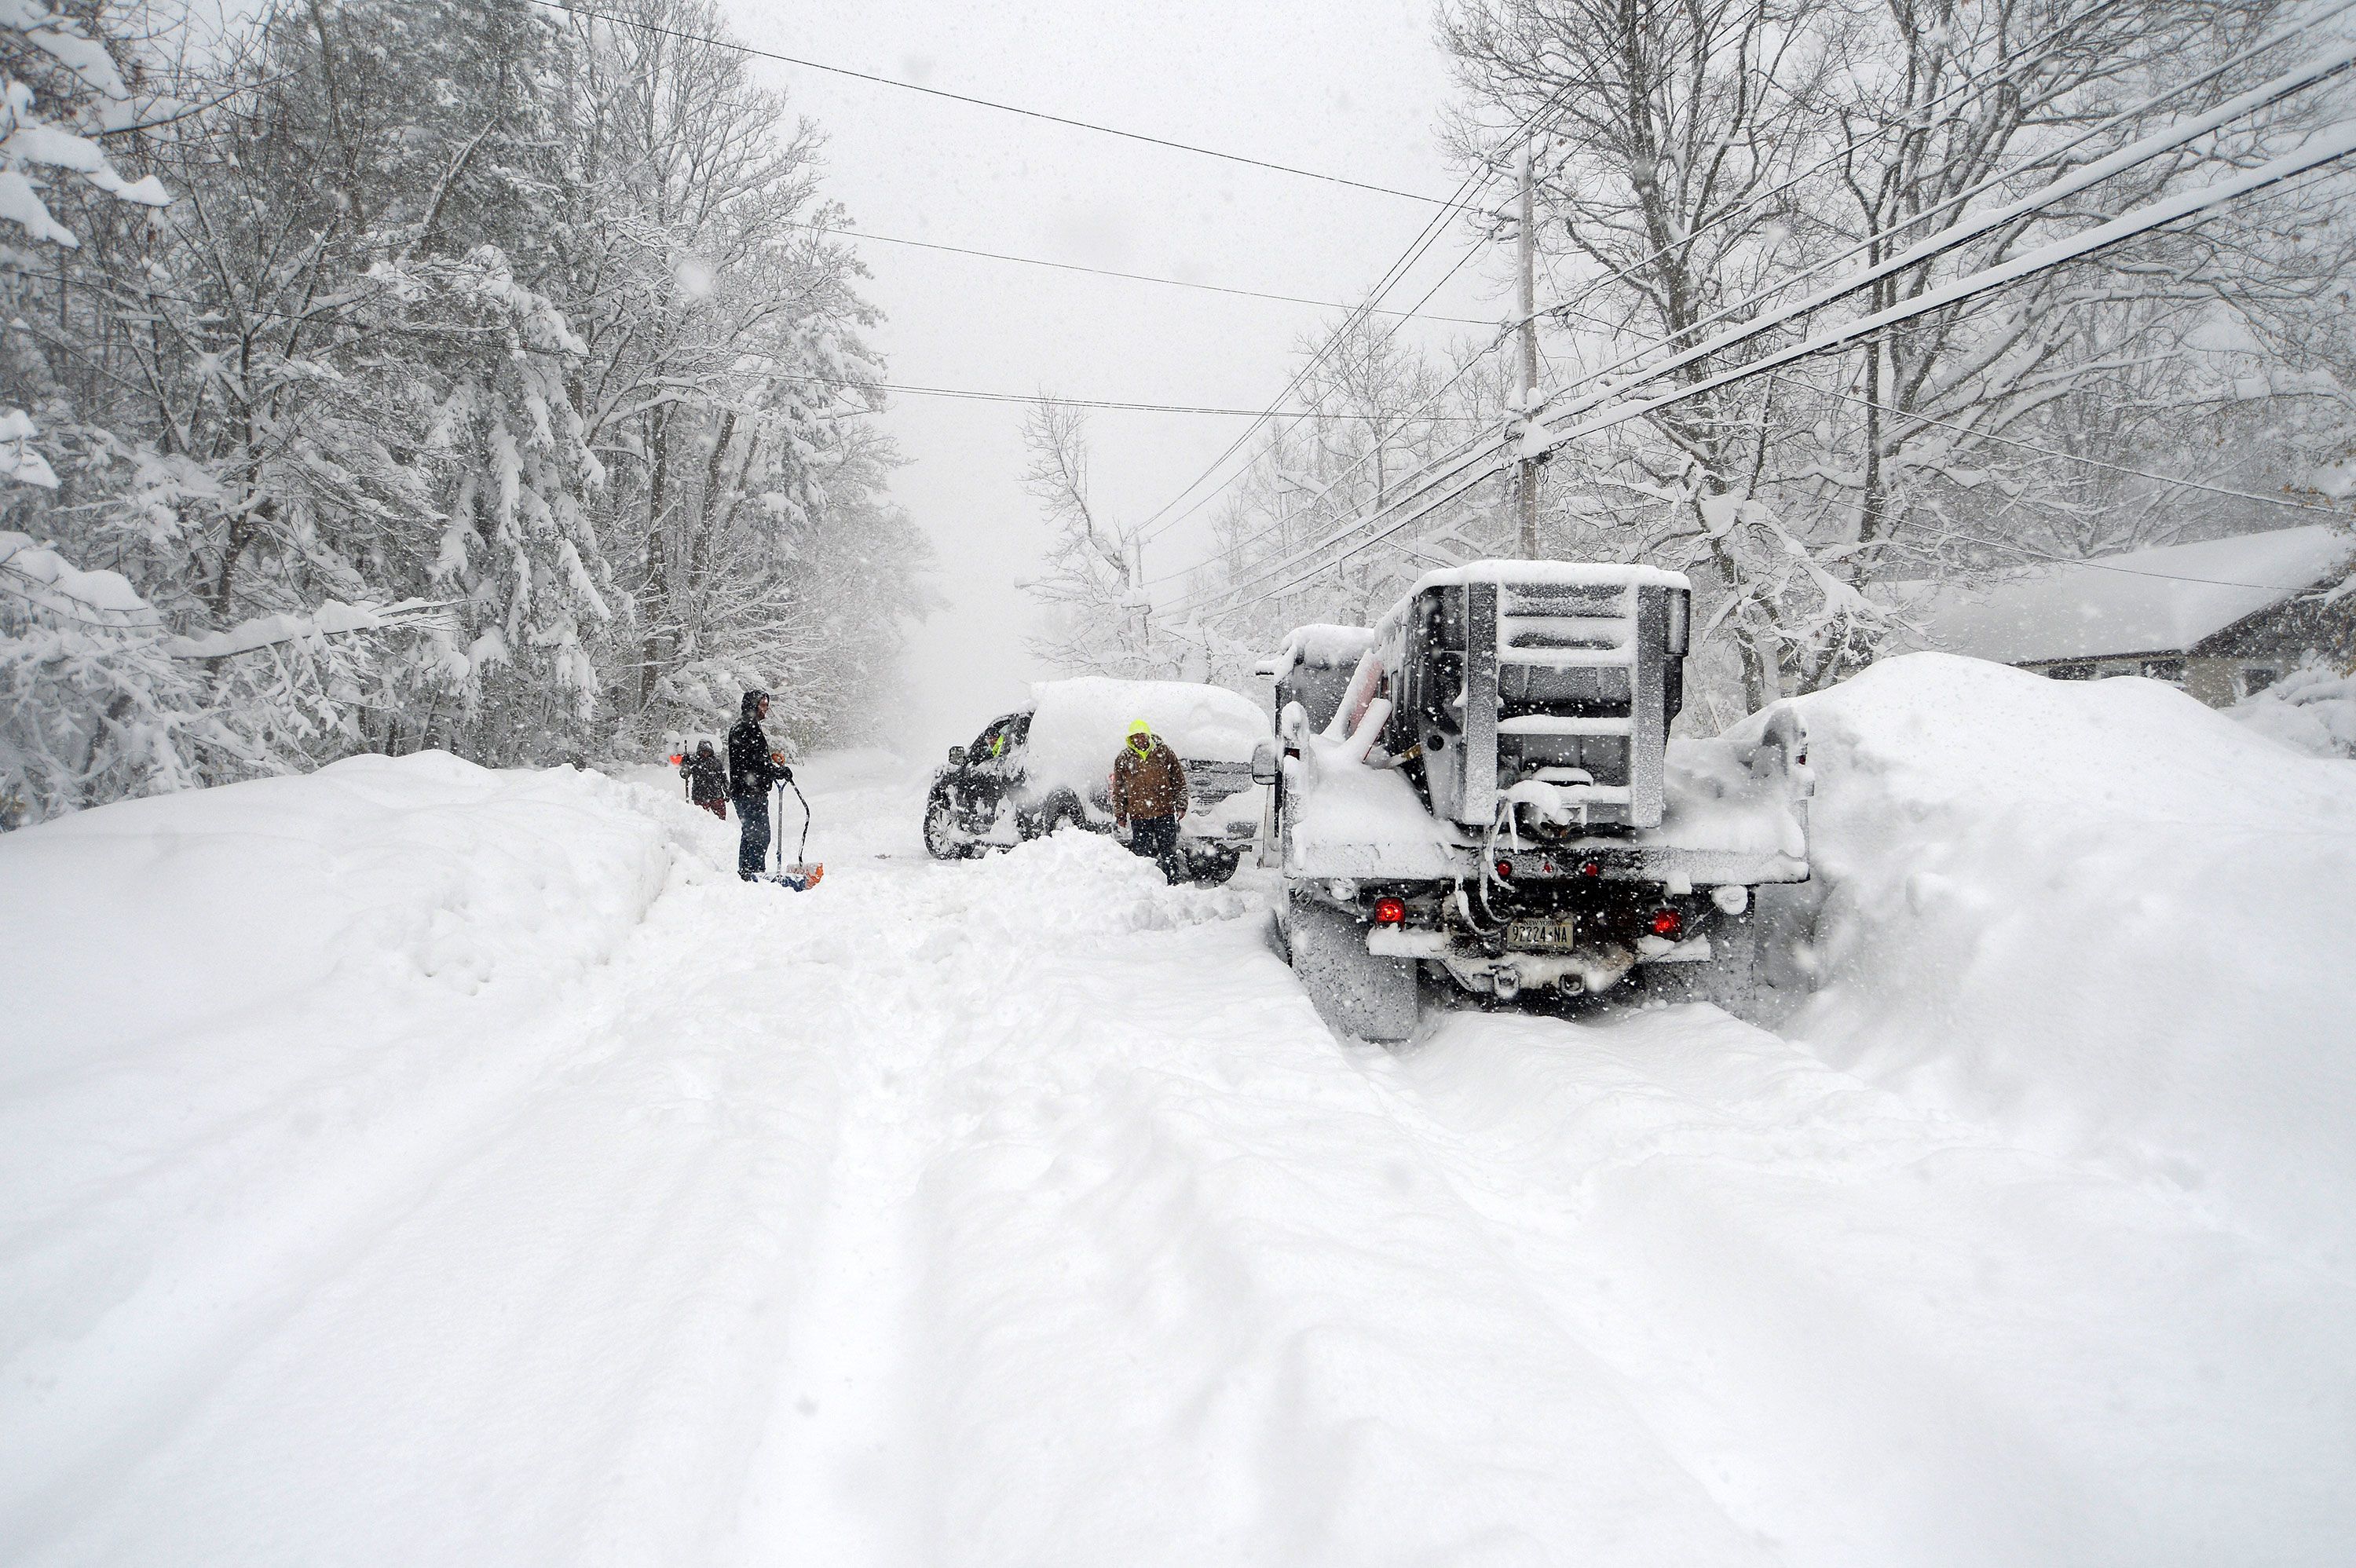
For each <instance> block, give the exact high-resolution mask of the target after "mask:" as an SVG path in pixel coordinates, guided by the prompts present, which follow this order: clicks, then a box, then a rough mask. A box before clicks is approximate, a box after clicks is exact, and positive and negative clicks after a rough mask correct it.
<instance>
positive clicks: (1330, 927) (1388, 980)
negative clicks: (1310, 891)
mask: <svg viewBox="0 0 2356 1568" xmlns="http://www.w3.org/2000/svg"><path fill="white" fill-rule="evenodd" d="M1283 935H1284V943H1285V946H1286V947H1287V949H1288V950H1289V951H1290V954H1291V957H1292V972H1293V973H1294V974H1296V975H1298V976H1301V987H1302V988H1303V989H1304V990H1306V991H1307V992H1308V993H1309V999H1310V1001H1311V1002H1312V1003H1313V1004H1315V1006H1316V1008H1317V1014H1318V1016H1319V1017H1320V1018H1322V1019H1324V1020H1325V1022H1326V1025H1327V1026H1328V1027H1329V1028H1331V1029H1335V1030H1337V1031H1338V1032H1340V1033H1343V1034H1348V1035H1355V1036H1356V1037H1357V1038H1358V1039H1360V1040H1378V1041H1383V1042H1386V1043H1387V1042H1390V1041H1395V1040H1405V1039H1407V1038H1408V1036H1410V1035H1412V1034H1414V1033H1415V1021H1416V966H1415V960H1414V959H1412V958H1383V957H1378V956H1376V955H1374V954H1372V953H1369V952H1367V951H1366V928H1365V925H1363V924H1361V923H1359V922H1358V921H1357V919H1356V918H1355V917H1354V916H1352V915H1349V914H1346V913H1344V912H1343V911H1341V910H1338V909H1335V908H1333V906H1332V905H1331V904H1322V903H1318V902H1317V901H1314V900H1312V899H1304V898H1300V897H1294V898H1291V899H1290V900H1289V901H1288V902H1287V907H1286V912H1285V919H1284V925H1283Z"/></svg>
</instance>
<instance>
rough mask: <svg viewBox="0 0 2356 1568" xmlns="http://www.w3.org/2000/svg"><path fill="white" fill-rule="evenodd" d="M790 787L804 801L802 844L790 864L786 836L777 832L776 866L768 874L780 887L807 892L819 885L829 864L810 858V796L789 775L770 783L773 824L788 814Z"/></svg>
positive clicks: (770, 811) (771, 819)
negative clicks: (776, 782) (788, 792)
mask: <svg viewBox="0 0 2356 1568" xmlns="http://www.w3.org/2000/svg"><path fill="white" fill-rule="evenodd" d="M787 789H791V790H792V791H793V792H794V798H795V799H796V800H798V801H800V802H801V803H802V840H801V847H800V848H798V849H796V850H795V851H794V854H795V856H796V859H795V860H794V861H793V863H792V864H791V865H788V864H787V863H786V836H785V835H784V834H783V833H780V834H778V835H777V840H776V843H777V869H776V870H775V871H773V872H771V873H770V874H769V880H771V881H773V882H776V884H777V885H778V886H780V887H787V888H791V889H793V891H796V892H798V893H806V892H808V891H810V890H811V889H812V888H814V887H816V886H818V883H819V878H820V877H823V876H825V875H826V867H825V866H824V865H823V864H821V863H819V862H818V861H814V860H812V859H809V830H810V808H809V796H808V795H804V794H802V786H801V785H799V784H795V783H794V782H793V781H792V780H791V779H788V780H787V781H786V782H785V783H783V784H772V785H770V786H769V799H770V803H771V804H770V809H769V821H770V823H771V824H772V825H773V826H774V825H775V824H776V821H777V818H779V817H780V816H784V815H785V810H786V791H787Z"/></svg>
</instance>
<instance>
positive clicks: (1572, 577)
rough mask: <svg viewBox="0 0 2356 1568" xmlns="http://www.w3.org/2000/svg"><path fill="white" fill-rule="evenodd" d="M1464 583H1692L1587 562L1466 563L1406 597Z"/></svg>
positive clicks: (1429, 578)
mask: <svg viewBox="0 0 2356 1568" xmlns="http://www.w3.org/2000/svg"><path fill="white" fill-rule="evenodd" d="M1467 582H1543V583H1549V584H1555V585H1559V586H1565V587H1613V586H1618V587H1627V586H1631V585H1633V586H1636V587H1642V588H1684V589H1688V590H1690V589H1691V588H1692V587H1693V583H1692V582H1691V581H1688V580H1687V577H1686V574H1685V573H1684V572H1682V571H1663V570H1662V569H1661V568H1659V567H1657V566H1612V565H1606V564H1603V563H1601V562H1599V561H1588V560H1468V561H1466V562H1465V563H1464V564H1463V565H1462V566H1450V567H1442V568H1440V570H1438V571H1427V572H1425V573H1424V574H1423V575H1422V576H1421V577H1419V578H1417V579H1416V580H1415V586H1414V587H1412V588H1410V589H1408V591H1407V594H1406V597H1407V598H1408V599H1412V598H1414V597H1415V596H1416V595H1417V594H1419V593H1420V592H1423V591H1424V590H1425V589H1427V588H1456V587H1461V586H1462V585H1463V584H1464V583H1467Z"/></svg>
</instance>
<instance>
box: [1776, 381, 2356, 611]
mask: <svg viewBox="0 0 2356 1568" xmlns="http://www.w3.org/2000/svg"><path fill="white" fill-rule="evenodd" d="M1807 390H1812V391H1817V392H1821V393H1823V394H1824V395H1825V396H1826V397H1828V398H1838V399H1840V400H1842V401H1843V402H1847V403H1860V404H1863V405H1864V406H1865V407H1867V408H1869V409H1879V410H1880V411H1882V412H1883V413H1886V414H1888V415H1890V417H1891V418H1893V419H1901V420H1912V421H1914V422H1916V423H1918V424H1934V425H1937V426H1939V427H1940V428H1941V429H1943V430H1952V431H1957V432H1961V433H1963V434H1964V435H1966V436H1969V437H1970V438H1971V439H1973V440H1974V441H1992V442H1995V443H1997V444H1999V445H2002V446H2016V447H2019V449H2020V450H2022V451H2023V452H2033V453H2037V454H2038V455H2039V456H2040V457H2052V458H2059V459H2060V460H2061V461H2062V462H2064V463H2076V464H2083V465H2084V466H2085V467H2088V468H2100V469H2104V470H2106V471H2107V472H2109V473H2112V474H2126V475H2131V476H2133V477H2135V478H2137V479H2149V480H2152V481H2154V482H2155V483H2157V484H2161V485H2176V486H2178V487H2179V488H2181V489H2186V490H2205V491H2207V492H2208V493H2209V494H2210V495H2212V496H2229V497H2231V498H2232V499H2233V500H2236V501H2255V502H2258V503H2260V504H2262V505H2265V506H2268V507H2289V508H2291V509H2293V510H2295V511H2300V512H2321V513H2322V514H2323V515H2324V516H2325V517H2331V518H2334V519H2336V520H2338V521H2340V522H2343V523H2356V516H2351V514H2349V513H2347V512H2343V511H2341V510H2340V509H2339V508H2338V507H2325V506H2320V505H2318V504H2317V503H2316V502H2313V501H2299V500H2293V499H2291V498H2290V497H2288V496H2266V495H2261V494H2260V493H2258V492H2257V491H2254V490H2235V489H2233V488H2231V487H2229V486H2227V485H2211V484H2210V483H2208V482H2207V481H2206V480H2201V479H2183V478H2179V477H2178V476H2177V475H2173V474H2155V473H2153V472H2152V471H2151V470H2150V469H2148V468H2135V467H2130V466H2129V465H2128V464H2124V463H2108V462H2105V461H2104V460H2103V459H2102V458H2099V457H2085V456H2082V455H2080V454H2079V453H2074V452H2063V451H2061V449H2060V448H2059V447H2051V446H2040V445H2038V444H2037V443H2035V442H2033V441H2022V440H2021V439H2019V437H2018V436H2010V435H1997V434H1996V433H1995V432H1992V431H1984V430H1974V429H1972V427H1971V426H1969V425H1965V424H1958V423H1956V422H1955V421H1954V420H1943V419H1934V418H1933V417H1932V416H1931V415H1929V414H1925V413H1917V412H1915V411H1912V410H1911V409H1898V408H1892V407H1890V405H1889V404H1888V403H1883V402H1877V401H1875V400H1873V399H1871V398H1868V397H1862V396H1860V395H1858V393H1855V392H1843V391H1837V390H1835V389H1832V388H1829V387H1816V388H1810V389H1807ZM2187 581H2194V580H2192V579H2187ZM2223 586H2226V587H2254V586H2256V584H2254V583H2227V584H2224V585H2223Z"/></svg>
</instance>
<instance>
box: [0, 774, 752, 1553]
mask: <svg viewBox="0 0 2356 1568" xmlns="http://www.w3.org/2000/svg"><path fill="white" fill-rule="evenodd" d="M724 837H725V834H724V832H723V830H722V829H721V828H720V825H719V824H717V823H713V822H711V821H710V819H709V818H702V819H701V822H699V820H698V814H696V813H695V812H694V811H693V810H692V809H691V807H689V806H687V805H683V804H681V803H679V802H677V801H673V800H667V799H664V798H663V797H661V796H659V795H653V794H650V793H648V792H647V791H644V790H640V789H637V788H634V787H632V786H629V785H626V784H617V783H616V782H614V781H612V780H609V779H605V778H603V777H600V776H598V775H595V774H588V773H576V772H574V771H573V770H571V769H552V770H550V771H547V772H544V773H493V772H488V771H486V770H484V769H482V768H477V767H476V766H474V765H472V764H471V763H463V762H459V761H457V760H455V759H454V758H451V757H448V756H444V755H441V754H438V753H428V754H425V755H421V756H413V757H405V758H402V759H399V760H391V759H386V758H382V757H359V758H354V759H352V760H350V761H348V762H344V763H337V764H336V765H335V766H333V767H330V768H327V769H324V770H322V771H321V772H319V773H314V774H311V775H309V776H307V777H299V778H281V779H268V780H261V781H256V782H254V783H250V784H234V785H230V786H228V787H225V788H220V789H209V790H191V791H187V792H184V793H180V794H176V795H162V796H157V797H154V798H151V799H145V800H135V801H126V802H122V803H119V804H117V805H107V806H102V807H99V808H97V809H95V810H91V811H85V812H81V813H78V814H76V815H74V816H69V817H66V818H63V819H61V820H59V821H56V822H52V823H48V824H45V825H43V826H40V827H33V828H28V829H26V830H24V831H22V832H18V833H13V834H10V835H8V836H6V837H5V838H0V992H5V995H6V997H7V999H8V1006H7V1007H6V1008H5V1010H0V1382H5V1386H6V1387H7V1388H9V1389H10V1390H11V1391H12V1392H11V1393H10V1395H9V1396H8V1397H7V1398H5V1399H0V1477H10V1480H9V1481H8V1482H6V1483H0V1539H10V1538H12V1537H13V1539H15V1540H16V1541H29V1540H30V1539H33V1538H34V1537H35V1536H37V1535H38V1534H39V1533H40V1532H42V1531H46V1530H48V1528H50V1527H52V1526H60V1525H62V1524H63V1523H64V1522H66V1521H67V1520H70V1518H72V1517H73V1505H72V1503H71V1501H70V1499H71V1498H72V1497H73V1496H74V1495H75V1493H74V1491H73V1489H72V1488H70V1487H68V1488H63V1489H55V1488H52V1489H50V1490H48V1492H47V1493H46V1495H47V1496H48V1499H49V1501H48V1503H46V1504H42V1503H34V1502H31V1501H28V1500H27V1496H28V1494H27V1491H26V1489H25V1488H28V1487H30V1488H36V1490H35V1492H34V1493H33V1494H32V1495H35V1496H39V1495H43V1494H42V1493H41V1492H40V1490H39V1488H40V1487H41V1482H40V1480H39V1477H50V1478H51V1479H52V1480H54V1478H55V1477H59V1476H70V1475H77V1474H80V1475H91V1474H108V1475H111V1474H114V1473H116V1469H117V1468H118V1467H119V1466H120V1465H121V1464H122V1463H123V1459H122V1457H121V1456H123V1455H124V1454H135V1453H137V1452H139V1451H141V1445H143V1444H145V1443H146V1442H147V1441H149V1437H150V1435H151V1434H155V1433H158V1432H162V1431H167V1430H169V1429H170V1427H171V1424H172V1422H173V1420H174V1418H175V1416H176V1414H177V1412H178V1411H179V1410H180V1409H181V1401H182V1399H183V1397H184V1395H183V1394H182V1393H180V1392H172V1391H175V1390H177V1389H181V1388H182V1387H183V1386H184V1385H185V1386H186V1387H187V1388H188V1389H193V1388H195V1387H197V1386H199V1384H200V1383H201V1381H203V1380H206V1379H209V1378H210V1377H212V1376H214V1375H216V1374H217V1373H218V1372H219V1371H220V1368H221V1366H223V1365H224V1364H225V1363H226V1362H230V1361H233V1360H234V1359H235V1358H234V1353H233V1351H234V1348H235V1347H236V1346H239V1345H241V1344H242V1343H244V1342H245V1341H246V1340H247V1339H248V1338H249V1337H250V1336H251V1334H252V1332H253V1325H255V1324H256V1323H259V1322H266V1321H275V1320H276V1319H277V1318H278V1317H281V1316H283V1315H284V1314H285V1313H287V1312H290V1311H292V1310H293V1309H294V1304H295V1303H297V1302H300V1301H302V1300H304V1299H305V1297H306V1296H308V1294H309V1293H311V1292H312V1291H314V1290H315V1289H316V1288H318V1286H319V1283H320V1281H322V1280H323V1279H325V1278H327V1277H329V1275H331V1273H332V1271H333V1269H334V1268H335V1267H336V1266H337V1265H338V1262H339V1260H348V1256H349V1253H350V1251H351V1249H352V1248H353V1247H355V1246H356V1245H359V1244H360V1243H358V1242H356V1241H355V1240H354V1233H355V1227H356V1226H357V1227H358V1232H359V1234H360V1235H363V1236H364V1235H366V1234H367V1233H368V1232H369V1229H370V1228H371V1227H373V1226H377V1225H380V1224H383V1223H385V1222H387V1217H388V1215H389V1214H391V1213H397V1212H399V1211H400V1210H401V1208H402V1204H404V1203H405V1202H408V1201H412V1200H413V1193H414V1189H415V1186H416V1183H417V1180H418V1176H417V1173H418V1172H419V1171H421V1170H423V1171H424V1172H427V1173H429V1174H430V1173H433V1172H435V1171H437V1170H438V1169H439V1168H441V1166H442V1164H443V1163H444V1161H446V1160H447V1159H448V1158H450V1157H451V1152H450V1151H451V1150H452V1149H454V1148H460V1147H466V1144H467V1142H468V1140H469V1138H471V1137H473V1136H479V1132H480V1129H482V1128H483V1127H484V1126H486V1125H491V1124H493V1123H495V1122H496V1121H497V1119H498V1115H499V1114H500V1107H501V1106H502V1105H504V1104H509V1103H510V1102H512V1101H513V1100H514V1098H515V1097H516V1096H517V1095H519V1093H524V1092H525V1091H526V1090H527V1089H528V1088H529V1086H530V1085H531V1084H533V1083H535V1082H538V1081H541V1080H543V1079H544V1078H545V1077H546V1075H547V1074H548V1073H549V1072H550V1071H551V1069H552V1066H554V1065H556V1064H558V1063H561V1062H562V1061H565V1060H567V1059H568V1057H569V1056H570V1055H571V1054H573V1053H575V1052H577V1051H580V1050H581V1049H582V1044H581V1040H580V1030H579V1026H578V1021H577V1020H578V1011H577V1008H578V1006H579V1005H581V1004H582V1003H583V1002H584V999H585V997H586V996H587V995H588V994H589V993H590V992H592V991H593V990H594V985H593V984H592V982H593V981H594V980H595V979H596V978H597V977H599V976H603V975H604V974H605V972H606V968H605V966H606V965H607V961H608V960H610V959H612V958H613V957H615V956H616V955H617V954H618V953H619V951H620V950H621V949H622V947H623V946H624V944H625V942H626V939H628V938H630V937H631V936H632V935H633V934H634V933H636V932H637V931H638V929H639V928H640V925H641V923H642V922H643V920H644V918H645V916H646V915H647V913H648V908H649V906H650V905H652V904H653V903H654V901H655V900H656V897H657V895H658V894H659V892H661V891H663V890H664V889H665V888H666V887H667V886H668V885H669V883H670V880H671V878H672V874H673V869H674V867H679V866H681V865H682V864H683V865H684V866H685V867H686V868H688V869H700V870H701V874H703V875H705V876H708V877H709V878H711V879H712V880H717V879H718V878H719V877H720V876H723V875H724V874H725V873H724V872H723V871H722V870H721V869H718V868H717V867H716V866H714V865H713V864H712V862H713V861H714V859H716V857H715V854H714V850H715V849H716V848H717V847H718V845H717V842H716V841H718V840H721V839H724ZM348 1349H350V1350H351V1351H352V1352H353V1353H355V1354H356V1355H358V1356H359V1363H358V1364H359V1365H362V1366H367V1365H373V1364H375V1363H374V1362H373V1361H372V1360H369V1355H368V1351H367V1348H366V1347H365V1346H362V1345H358V1344H355V1345H352V1346H349V1347H348ZM158 1391H162V1392H158ZM159 1401H160V1403H158V1402H159ZM110 1455H112V1456H114V1457H113V1458H109V1457H108V1456H110ZM346 1478H347V1479H351V1478H353V1477H346ZM52 1507H53V1508H55V1509H59V1510H62V1511H60V1512H59V1513H57V1514H55V1515H52V1514H50V1513H48V1512H45V1511H43V1510H44V1509H45V1508H52ZM201 1554H202V1553H198V1555H201ZM0 1555H5V1553H0Z"/></svg>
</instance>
